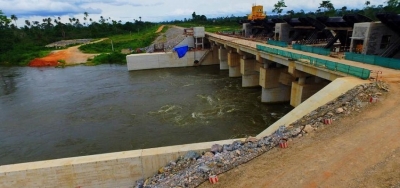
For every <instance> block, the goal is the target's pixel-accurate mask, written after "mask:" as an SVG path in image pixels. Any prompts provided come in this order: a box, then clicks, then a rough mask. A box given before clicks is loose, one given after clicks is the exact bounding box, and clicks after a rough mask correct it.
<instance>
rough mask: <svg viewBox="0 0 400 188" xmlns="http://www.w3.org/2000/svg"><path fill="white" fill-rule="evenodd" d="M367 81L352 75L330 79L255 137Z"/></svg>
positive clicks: (296, 118)
mask: <svg viewBox="0 0 400 188" xmlns="http://www.w3.org/2000/svg"><path fill="white" fill-rule="evenodd" d="M368 82H369V81H367V80H361V79H358V78H354V77H342V78H337V79H336V80H334V81H332V82H331V83H330V84H328V85H327V86H325V87H324V88H322V89H321V90H320V91H318V92H317V93H315V94H314V95H313V96H311V97H310V98H308V99H307V100H305V101H304V102H303V103H301V104H300V105H299V106H297V107H296V108H295V109H293V110H292V111H290V112H289V113H288V114H286V115H285V116H283V117H282V118H281V119H279V120H278V121H276V122H275V123H274V124H272V125H271V126H269V127H268V128H267V129H265V130H264V131H263V132H261V133H260V134H258V135H257V138H262V137H264V136H268V135H270V134H272V133H273V132H275V131H276V130H277V129H278V128H279V126H281V125H285V126H288V125H289V124H291V123H293V122H295V121H296V120H298V119H300V118H302V117H303V116H305V115H307V114H308V113H310V112H311V111H313V110H315V109H317V108H318V107H320V106H322V105H325V104H326V103H328V102H329V101H331V100H333V99H335V98H337V97H339V96H340V95H342V94H344V93H346V92H347V91H348V90H350V89H352V88H354V87H355V86H357V85H360V84H364V83H368Z"/></svg>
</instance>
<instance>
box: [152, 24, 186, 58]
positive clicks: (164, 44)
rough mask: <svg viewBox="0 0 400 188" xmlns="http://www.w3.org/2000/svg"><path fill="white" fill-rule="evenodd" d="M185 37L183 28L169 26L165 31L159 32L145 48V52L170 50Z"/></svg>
mask: <svg viewBox="0 0 400 188" xmlns="http://www.w3.org/2000/svg"><path fill="white" fill-rule="evenodd" d="M184 39H185V36H184V35H183V29H181V28H177V27H169V28H168V30H167V32H165V33H163V34H161V35H160V36H158V37H157V38H156V40H154V42H153V44H152V45H150V46H148V47H147V48H146V52H147V53H152V52H154V51H160V50H161V51H166V52H168V51H172V49H173V48H174V47H175V46H176V45H178V44H179V43H180V42H182V40H184Z"/></svg>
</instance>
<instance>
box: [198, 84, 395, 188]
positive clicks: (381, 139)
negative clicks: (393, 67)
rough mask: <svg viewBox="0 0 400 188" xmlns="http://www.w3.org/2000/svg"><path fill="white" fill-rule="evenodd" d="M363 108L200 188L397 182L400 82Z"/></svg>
mask: <svg viewBox="0 0 400 188" xmlns="http://www.w3.org/2000/svg"><path fill="white" fill-rule="evenodd" d="M390 88H391V91H390V92H389V93H388V95H387V96H385V97H382V98H381V100H380V101H379V103H376V104H372V105H371V106H369V107H367V108H366V109H364V110H363V112H362V113H360V114H356V115H354V116H349V117H346V118H344V119H342V120H340V121H337V122H334V124H333V125H327V126H326V127H325V128H323V129H319V130H317V131H316V132H314V133H312V134H309V135H307V136H305V137H302V138H296V139H294V140H293V141H292V142H289V148H287V149H280V148H274V149H273V150H271V151H270V152H267V153H266V154H263V155H261V156H260V157H258V158H256V159H254V160H252V161H250V162H249V163H247V164H244V165H241V166H239V167H237V168H235V169H233V170H231V171H229V172H227V173H225V174H221V175H219V182H218V183H217V184H215V185H211V184H210V183H209V182H205V183H203V184H202V185H201V186H200V187H274V188H276V187H307V188H308V187H310V188H314V187H346V188H347V187H400V107H399V106H400V84H399V83H391V84H390Z"/></svg>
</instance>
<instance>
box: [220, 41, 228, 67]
mask: <svg viewBox="0 0 400 188" xmlns="http://www.w3.org/2000/svg"><path fill="white" fill-rule="evenodd" d="M218 58H219V69H220V70H228V69H229V67H228V50H226V49H225V48H224V47H222V46H220V47H219V50H218Z"/></svg>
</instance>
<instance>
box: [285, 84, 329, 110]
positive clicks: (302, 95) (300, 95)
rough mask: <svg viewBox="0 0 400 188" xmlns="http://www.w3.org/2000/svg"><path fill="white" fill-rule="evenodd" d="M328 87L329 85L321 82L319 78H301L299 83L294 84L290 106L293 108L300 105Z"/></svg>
mask: <svg viewBox="0 0 400 188" xmlns="http://www.w3.org/2000/svg"><path fill="white" fill-rule="evenodd" d="M326 85H328V83H327V82H323V81H321V79H320V78H318V77H311V78H309V79H306V77H300V78H299V79H298V81H297V82H296V81H294V82H292V89H291V96H290V105H292V106H293V107H296V106H298V105H300V104H301V103H302V102H304V101H305V100H307V99H308V98H310V97H311V96H312V95H314V94H315V93H317V92H318V91H319V90H321V89H322V88H324V87H325V86H326Z"/></svg>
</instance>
